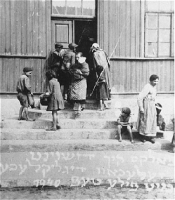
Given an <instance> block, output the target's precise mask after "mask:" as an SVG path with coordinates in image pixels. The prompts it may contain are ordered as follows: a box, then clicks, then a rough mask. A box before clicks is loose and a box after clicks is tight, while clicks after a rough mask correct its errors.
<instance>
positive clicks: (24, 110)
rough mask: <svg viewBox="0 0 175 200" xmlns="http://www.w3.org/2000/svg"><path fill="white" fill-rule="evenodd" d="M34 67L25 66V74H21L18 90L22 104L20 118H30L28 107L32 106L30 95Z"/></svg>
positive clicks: (18, 96)
mask: <svg viewBox="0 0 175 200" xmlns="http://www.w3.org/2000/svg"><path fill="white" fill-rule="evenodd" d="M32 71H33V69H32V68H31V67H24V69H23V72H24V73H23V74H22V75H21V76H20V78H19V80H18V82H17V86H16V91H17V92H18V95H17V98H18V100H19V102H20V104H21V108H20V110H19V118H18V120H27V121H28V120H29V117H28V107H29V106H30V102H29V95H31V85H30V79H29V76H31V75H32Z"/></svg>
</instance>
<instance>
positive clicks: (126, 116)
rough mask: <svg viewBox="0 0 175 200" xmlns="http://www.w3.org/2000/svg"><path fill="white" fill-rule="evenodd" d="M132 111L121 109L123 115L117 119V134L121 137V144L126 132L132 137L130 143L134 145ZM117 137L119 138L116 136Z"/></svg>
mask: <svg viewBox="0 0 175 200" xmlns="http://www.w3.org/2000/svg"><path fill="white" fill-rule="evenodd" d="M130 115H131V110H130V108H128V107H124V108H122V109H121V114H120V116H119V118H118V119H117V133H118V135H119V142H122V136H121V134H122V133H124V132H128V133H129V135H130V141H131V143H133V142H134V141H133V135H132V124H131V123H130V122H129V121H130ZM116 137H117V136H116Z"/></svg>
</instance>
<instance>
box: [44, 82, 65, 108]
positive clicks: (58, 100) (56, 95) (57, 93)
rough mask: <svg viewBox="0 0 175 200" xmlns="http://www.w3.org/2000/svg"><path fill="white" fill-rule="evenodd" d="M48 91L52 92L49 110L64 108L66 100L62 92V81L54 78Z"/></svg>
mask: <svg viewBox="0 0 175 200" xmlns="http://www.w3.org/2000/svg"><path fill="white" fill-rule="evenodd" d="M47 92H49V94H50V97H49V102H48V107H47V111H57V110H62V109H64V100H63V97H62V94H61V89H60V83H59V82H58V80H57V79H56V78H52V79H51V80H50V81H49V85H48V87H47Z"/></svg>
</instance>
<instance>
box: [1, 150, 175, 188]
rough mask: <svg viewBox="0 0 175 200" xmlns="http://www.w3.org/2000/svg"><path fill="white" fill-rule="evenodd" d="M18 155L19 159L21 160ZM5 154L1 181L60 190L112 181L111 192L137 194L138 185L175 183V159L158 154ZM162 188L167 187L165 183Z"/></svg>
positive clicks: (155, 185) (3, 155)
mask: <svg viewBox="0 0 175 200" xmlns="http://www.w3.org/2000/svg"><path fill="white" fill-rule="evenodd" d="M17 155H18V156H17ZM17 155H16V154H15V153H10V154H8V153H3V154H2V156H1V157H2V158H1V163H0V176H1V177H0V178H1V180H6V179H12V180H13V179H22V178H23V177H25V178H26V179H28V177H29V180H30V181H31V182H32V184H34V185H36V186H37V185H38V186H39V185H43V186H44V185H51V186H55V187H59V186H60V185H61V184H62V183H63V180H64V179H66V180H67V181H68V182H69V184H70V186H81V187H84V186H86V185H87V184H89V183H91V184H93V185H101V184H103V183H104V180H108V184H109V188H108V189H110V188H112V187H115V185H120V187H123V186H126V187H131V188H132V189H133V190H137V188H138V187H139V186H138V182H142V183H144V184H145V188H146V190H148V191H149V190H150V189H154V188H158V187H162V188H166V187H170V186H168V185H167V184H166V183H165V184H166V185H159V184H158V182H157V180H163V179H164V177H166V178H167V177H168V178H167V179H169V180H171V181H170V182H173V181H174V177H172V174H173V170H174V161H173V156H162V155H161V154H158V153H156V152H152V151H148V152H144V154H143V153H142V152H141V153H139V152H127V151H122V152H119V151H118V152H84V151H83V152H80V151H77V152H76V151H75V152H29V153H17ZM161 184H163V183H162V182H161Z"/></svg>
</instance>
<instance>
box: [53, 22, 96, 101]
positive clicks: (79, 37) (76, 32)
mask: <svg viewBox="0 0 175 200" xmlns="http://www.w3.org/2000/svg"><path fill="white" fill-rule="evenodd" d="M96 41H97V22H96V20H94V19H92V20H89V19H88V20H87V19H69V20H68V19H65V20H53V21H52V45H54V44H55V42H60V43H62V44H63V48H64V49H67V48H68V44H70V43H72V42H74V43H76V44H77V45H78V48H77V52H82V53H83V55H84V56H85V57H86V62H87V63H88V64H89V68H90V74H89V76H88V78H87V84H88V88H87V98H88V99H89V98H94V96H92V97H90V93H91V91H92V90H93V87H94V84H95V81H96V74H95V73H94V70H93V60H92V56H91V55H90V47H91V46H92V44H93V43H94V42H96Z"/></svg>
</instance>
